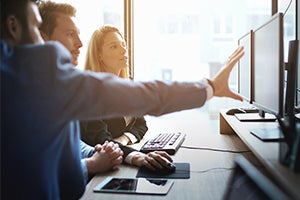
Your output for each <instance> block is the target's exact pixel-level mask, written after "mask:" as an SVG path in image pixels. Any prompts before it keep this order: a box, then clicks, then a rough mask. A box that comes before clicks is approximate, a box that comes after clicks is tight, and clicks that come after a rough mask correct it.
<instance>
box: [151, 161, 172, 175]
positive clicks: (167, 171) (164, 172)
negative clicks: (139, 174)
mask: <svg viewBox="0 0 300 200" xmlns="http://www.w3.org/2000/svg"><path fill="white" fill-rule="evenodd" d="M175 171H176V166H175V165H174V164H173V163H169V164H168V165H167V166H164V167H163V168H162V169H157V170H156V171H155V173H157V174H162V175H167V174H172V173H174V172H175Z"/></svg>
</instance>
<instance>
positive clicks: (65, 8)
mask: <svg viewBox="0 0 300 200" xmlns="http://www.w3.org/2000/svg"><path fill="white" fill-rule="evenodd" d="M38 6H39V11H40V15H41V17H42V21H43V22H42V24H41V26H40V30H41V31H43V32H44V33H45V34H46V35H48V36H51V35H52V33H53V31H54V28H55V27H56V24H57V22H56V18H57V14H59V13H60V14H66V15H69V16H71V17H75V16H76V8H75V7H74V6H72V5H71V4H68V3H56V2H52V1H46V2H43V1H40V2H39V3H38Z"/></svg>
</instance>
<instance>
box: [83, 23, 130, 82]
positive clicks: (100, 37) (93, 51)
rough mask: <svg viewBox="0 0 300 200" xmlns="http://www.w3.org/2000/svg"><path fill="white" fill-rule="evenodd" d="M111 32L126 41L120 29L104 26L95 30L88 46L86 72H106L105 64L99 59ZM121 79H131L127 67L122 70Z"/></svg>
mask: <svg viewBox="0 0 300 200" xmlns="http://www.w3.org/2000/svg"><path fill="white" fill-rule="evenodd" d="M111 32H116V33H118V34H119V35H120V36H121V37H122V38H123V39H124V37H123V35H122V34H121V32H120V31H119V29H118V28H117V27H115V26H112V25H103V26H101V27H100V28H99V29H97V30H95V31H94V33H93V35H92V37H91V38H90V41H89V44H88V48H87V54H86V60H85V68H84V69H85V70H90V71H94V72H105V69H104V66H103V63H102V62H101V61H100V59H99V54H100V53H101V51H102V46H103V43H104V38H105V36H106V35H107V34H108V33H111ZM119 77H122V78H128V77H129V75H128V68H127V67H126V68H123V69H121V72H120V74H119Z"/></svg>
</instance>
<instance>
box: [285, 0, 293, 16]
mask: <svg viewBox="0 0 300 200" xmlns="http://www.w3.org/2000/svg"><path fill="white" fill-rule="evenodd" d="M292 2H293V0H290V3H289V5H288V6H287V8H286V9H285V11H284V13H283V16H285V14H286V13H287V11H288V10H289V8H290V6H291V4H292Z"/></svg>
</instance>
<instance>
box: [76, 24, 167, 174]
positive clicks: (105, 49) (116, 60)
mask: <svg viewBox="0 0 300 200" xmlns="http://www.w3.org/2000/svg"><path fill="white" fill-rule="evenodd" d="M85 70H90V71H94V72H102V73H103V72H105V73H111V74H115V75H116V76H119V77H121V78H126V79H128V78H129V75H128V51H127V46H126V42H125V39H124V37H123V35H122V33H121V32H120V31H119V29H118V28H116V27H114V26H112V25H104V26H102V27H100V28H99V29H97V30H95V31H94V33H93V35H92V37H91V38H90V42H89V45H88V49H87V56H86V63H85ZM113 92H114V91H111V93H112V95H113ZM124 92H126V91H124ZM119 101H122V99H119ZM147 130H148V127H147V124H146V121H145V119H144V117H126V116H125V117H120V118H113V119H99V120H94V121H82V122H81V139H82V140H83V141H85V142H86V143H88V144H90V145H92V146H93V145H95V144H98V143H100V144H102V143H103V142H104V141H106V140H110V141H115V142H117V143H119V145H120V147H121V149H122V150H123V152H124V156H123V158H124V162H126V163H129V164H132V165H135V166H138V167H140V166H146V167H148V168H149V169H152V170H155V169H157V168H161V167H162V166H164V165H166V164H168V163H169V162H172V159H171V157H170V156H169V155H168V154H167V153H165V152H152V153H149V154H144V153H141V152H138V151H136V150H135V149H133V148H130V147H128V146H126V145H127V144H132V143H136V142H139V141H140V140H141V139H142V138H143V136H144V135H145V133H146V132H147Z"/></svg>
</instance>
